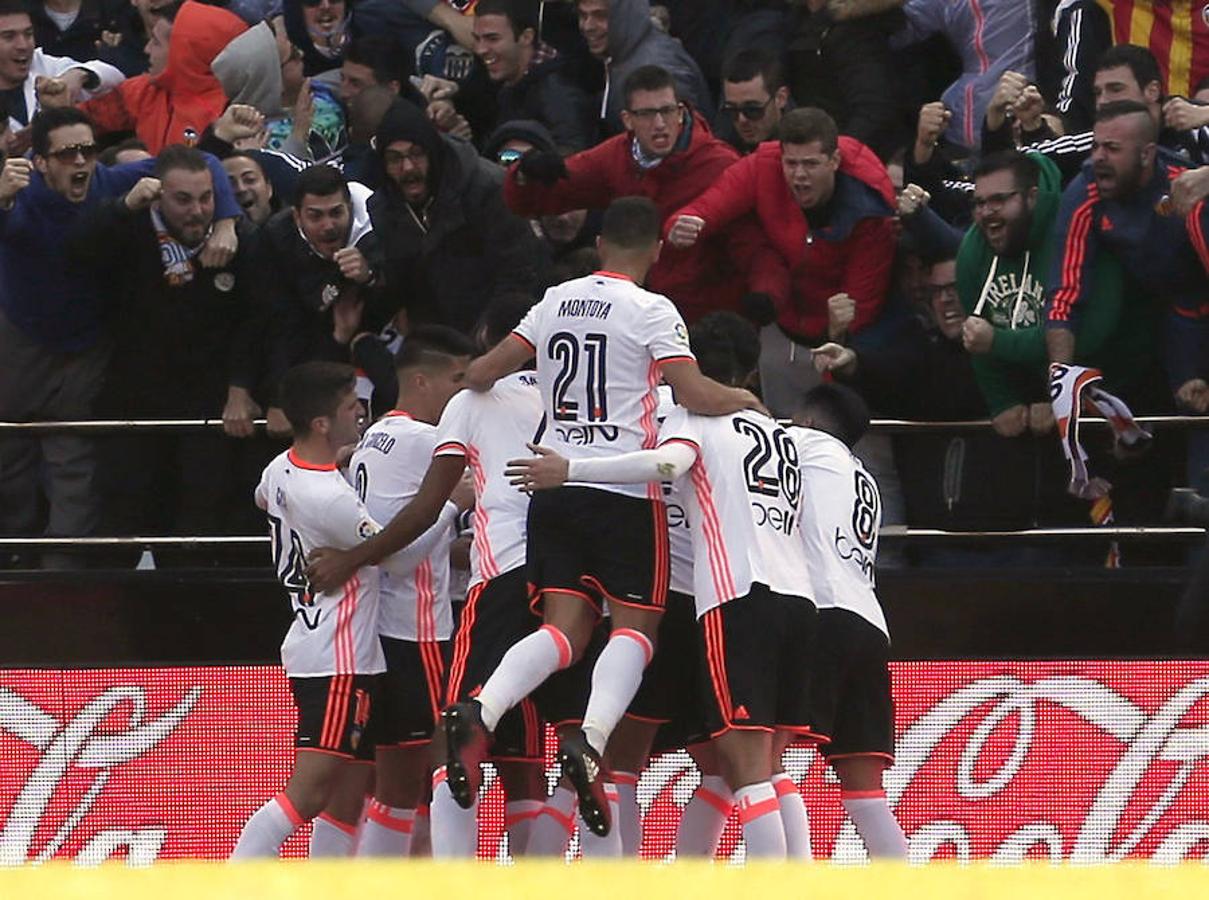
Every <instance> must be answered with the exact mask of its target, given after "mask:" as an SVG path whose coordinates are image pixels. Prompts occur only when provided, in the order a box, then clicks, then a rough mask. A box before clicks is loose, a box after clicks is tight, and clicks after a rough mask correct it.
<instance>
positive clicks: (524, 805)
mask: <svg viewBox="0 0 1209 900" xmlns="http://www.w3.org/2000/svg"><path fill="white" fill-rule="evenodd" d="M545 805H546V804H545V803H543V802H542V801H541V800H509V801H508V802H507V803H505V804H504V828H505V829H506V830H507V832H508V853H509V854H511V855H512V856H513V857H514V858H518V857H521V856H524V855H525V853H526V850H525V848H526V846H528V844H529V829H530V828H532V827H533V823H534V821H535V820H536V819H537V817H538V816H540V815H541V813H542V807H543V806H545Z"/></svg>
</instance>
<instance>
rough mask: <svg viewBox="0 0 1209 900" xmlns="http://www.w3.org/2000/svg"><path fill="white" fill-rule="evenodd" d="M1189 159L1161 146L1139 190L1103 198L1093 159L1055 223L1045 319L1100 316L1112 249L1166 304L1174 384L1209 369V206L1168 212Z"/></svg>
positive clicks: (1061, 322) (1167, 358)
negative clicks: (1105, 261)
mask: <svg viewBox="0 0 1209 900" xmlns="http://www.w3.org/2000/svg"><path fill="white" fill-rule="evenodd" d="M1187 167H1188V163H1187V162H1186V161H1185V160H1183V159H1181V158H1180V157H1177V156H1175V155H1174V154H1173V153H1171V152H1170V151H1168V150H1165V149H1163V148H1162V147H1160V148H1159V151H1158V155H1157V157H1156V159H1155V171H1154V175H1153V176H1152V178H1151V179H1150V182H1149V183H1148V184H1147V185H1146V186H1145V187H1143V188H1142V189H1141V190H1139V191H1138V192H1137V193H1135V194H1134V195H1133V196H1131V197H1128V198H1125V199H1119V200H1106V199H1104V198H1102V197H1100V194H1099V191H1098V190H1097V188H1096V181H1095V178H1094V177H1093V175H1092V171H1091V162H1090V161H1088V162H1087V163H1085V164H1084V166H1083V171H1082V172H1080V173H1079V175H1078V176H1077V177H1076V178H1075V180H1074V181H1072V182H1071V183H1070V184H1069V185H1068V186H1067V187H1066V190H1065V191H1063V193H1062V203H1061V205H1060V207H1059V209H1058V217H1057V219H1056V220H1055V222H1054V240H1055V241H1058V242H1059V246H1060V252H1058V253H1056V254H1054V257H1053V261H1052V263H1051V269H1050V278H1049V289H1048V293H1049V298H1050V299H1049V305H1048V307H1047V314H1046V320H1047V321H1046V325H1047V327H1049V328H1067V329H1071V330H1075V331H1078V329H1079V322H1080V319H1081V318H1083V317H1086V316H1089V315H1090V316H1096V315H1098V314H1100V313H1101V312H1102V311H1101V310H1099V309H1097V308H1096V302H1095V297H1094V296H1092V287H1093V285H1094V283H1095V279H1094V276H1093V272H1094V268H1095V262H1096V255H1097V253H1099V252H1100V251H1102V250H1107V251H1108V252H1110V253H1111V254H1112V255H1113V256H1115V257H1116V258H1117V259H1118V260H1120V262H1121V266H1122V267H1123V268H1124V270H1125V273H1126V275H1128V276H1129V277H1130V278H1131V279H1132V280H1133V281H1134V282H1135V283H1136V284H1138V285H1139V286H1140V287H1141V289H1142V290H1144V291H1146V292H1148V293H1149V294H1151V296H1152V297H1153V298H1154V299H1155V300H1159V301H1162V302H1163V303H1164V306H1165V307H1166V309H1167V326H1166V332H1167V336H1166V347H1165V352H1164V354H1163V356H1164V362H1165V365H1166V368H1167V375H1168V379H1169V381H1170V382H1171V385H1172V387H1173V388H1178V387H1179V386H1180V385H1182V384H1183V383H1184V382H1186V381H1189V380H1190V379H1193V378H1203V377H1205V375H1206V374H1209V274H1206V271H1207V267H1209V247H1206V242H1205V235H1206V234H1209V212H1206V208H1205V204H1204V203H1203V202H1202V203H1199V204H1197V206H1196V207H1195V209H1194V210H1193V211H1192V213H1191V214H1190V215H1189V216H1188V217H1187V218H1186V219H1185V218H1182V217H1180V216H1178V215H1175V214H1173V213H1170V212H1169V211H1168V209H1169V206H1170V201H1169V200H1168V199H1167V198H1168V196H1169V195H1170V193H1171V182H1172V181H1173V180H1175V178H1176V177H1177V176H1178V175H1179V174H1180V173H1181V172H1183V171H1184V170H1185V169H1186V168H1187Z"/></svg>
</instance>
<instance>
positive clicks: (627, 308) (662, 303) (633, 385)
mask: <svg viewBox="0 0 1209 900" xmlns="http://www.w3.org/2000/svg"><path fill="white" fill-rule="evenodd" d="M513 334H514V336H516V337H518V338H520V339H521V340H523V341H524V342H525V343H527V344H528V345H529V346H530V347H532V348H533V351H534V353H535V354H536V356H537V380H538V383H539V384H540V385H541V390H542V399H543V405H544V408H545V414H546V428H545V431H544V434H543V435H542V437H541V440H540V443H543V444H546V445H548V446H551V447H553V448H554V449H556V450H557V451H558V452H559V453H560V454H562V455H563V456H565V457H566V458H567V459H598V458H600V457H603V456H614V455H616V454H619V453H629V452H630V451H633V450H643V449H650V448H652V447H654V446H655V445H656V443H657V441H658V437H659V426H658V423H657V421H656V416H655V414H656V410H657V408H658V406H659V398H658V395H657V394H656V389H657V388H658V386H659V381H660V378H661V376H660V373H659V366H660V364H661V363H665V362H669V361H672V360H685V359H687V360H691V359H693V358H694V357H693V354H692V351H691V350H690V349H689V344H688V330H687V329H686V328H685V326H684V320H683V319H682V318H681V317H680V313H678V312H677V311H676V307H675V306H673V305H672V302H671V301H670V300H668V299H667V298H666V297H664V296H662V295H661V294H653V293H651V292H650V291H646V290H643V289H642V288H640V287H638V285H636V284H634V282H633V281H631V280H630V279H629V278H627V277H625V276H624V275H617V274H614V273H610V272H596V273H594V274H592V275H587V276H585V277H583V278H576V279H573V280H572V281H567V282H564V283H563V284H559V285H555V286H554V287H552V288H550V289H549V290H548V291H546V294H545V296H544V297H543V298H542V300H541V302H540V303H538V304H537V305H536V306H534V307H533V308H532V309H531V310H529V313H528V315H526V316H525V318H524V320H523V321H522V322H521V323H520V325H518V326H517V327H516V330H515V331H514V332H513ZM586 486H587V487H594V488H599V489H600V490H607V491H613V492H615V493H619V494H627V495H629V496H632V497H648V496H657V492H654V493H653V492H652V489H648V487H647V486H646V485H632V484H593V485H586Z"/></svg>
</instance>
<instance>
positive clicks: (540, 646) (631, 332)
mask: <svg viewBox="0 0 1209 900" xmlns="http://www.w3.org/2000/svg"><path fill="white" fill-rule="evenodd" d="M660 246H661V242H660V240H659V216H658V212H657V211H656V209H655V207H654V205H653V204H652V203H651V202H650V201H649V200H647V199H646V198H643V197H623V198H621V199H620V200H615V201H614V202H613V203H612V204H611V205H610V206H609V208H608V209H607V210H606V211H605V214H604V218H603V221H602V225H601V235H600V238H599V239H598V241H597V248H598V250H599V252H600V257H601V263H602V269H601V270H600V271H598V272H596V273H595V274H593V275H589V276H586V277H584V278H578V279H574V280H572V281H568V282H565V283H564V284H561V285H556V286H555V287H552V288H550V289H549V290H548V291H547V292H546V294H545V297H544V298H543V299H542V300H541V302H540V303H538V304H537V305H536V306H534V307H533V309H532V310H530V311H529V315H528V316H526V317H525V320H524V321H523V322H521V324H520V325H519V326H518V327H517V329H516V331H515V332H513V337H512V339H510V340H506V341H503V342H501V343H500V344H498V345H496V347H495V348H494V349H492V350H491V351H490V352H489V353H487V354H485V355H484V356H482V357H480V358H479V359H477V360H475V361H474V362H473V363H472V364H471V366H470V370H469V371H468V372H467V376H466V381H467V384H468V385H469V386H470V387H471V388H472V389H474V390H479V391H485V390H488V389H490V388H491V387H492V386H493V385H494V384H495V383H496V381H498V380H499V379H500V378H503V377H504V376H506V375H508V374H510V373H512V372H514V371H515V370H516V369H517V368H519V367H520V366H521V365H522V364H524V363H525V362H527V361H528V360H529V359H532V358H533V357H534V355H536V358H537V380H538V385H539V387H540V388H541V390H542V397H543V405H544V412H545V415H546V420H545V423H546V427H545V429H544V433H543V439H544V440H545V441H546V442H548V443H550V444H552V445H553V446H555V447H557V448H558V449H559V450H560V451H561V452H563V453H565V454H566V455H567V456H569V457H571V458H573V459H577V460H578V459H584V460H591V459H603V458H608V457H610V456H615V455H617V454H620V453H624V452H626V451H629V450H637V449H640V448H643V447H654V446H655V443H656V440H657V438H658V426H657V423H656V421H655V411H656V406H657V403H658V401H657V394H656V388H657V387H658V385H659V381H660V379H661V378H662V379H664V380H666V381H667V382H668V383H669V384H670V385H671V386H672V388H673V389H674V390H675V391H676V397H677V400H678V402H679V403H680V404H682V405H684V406H686V407H688V408H689V409H692V410H695V411H696V412H699V413H705V414H708V415H726V414H729V413H732V412H735V411H736V410H740V409H746V408H762V407H761V405H760V402H759V400H757V399H756V397H755V396H754V395H753V394H752V393H751V392H750V391H747V390H744V389H742V388H736V387H725V386H723V385H720V384H718V383H717V382H716V381H713V380H711V379H709V378H706V377H705V376H704V375H702V374H701V372H700V370H699V369H698V368H697V363H696V360H695V359H694V358H693V355H692V351H691V350H690V349H689V346H688V333H687V330H686V329H685V327H684V322H683V321H682V320H681V318H680V314H679V313H678V312H677V311H676V308H675V307H674V306H673V305H672V303H671V301H669V300H668V299H667V298H666V297H663V296H661V295H659V294H653V293H650V292H649V291H645V290H643V289H642V288H640V287H639V286H638V285H639V284H640V283H641V282H642V281H643V279H644V278H645V277H646V275H647V272H648V271H649V270H650V267H651V265H652V264H653V263H654V262H655V260H656V259H658V257H659V249H660ZM528 535H529V538H528V546H527V550H526V562H525V566H526V572H527V577H528V580H529V583H530V585H531V594H532V599H533V603H534V608H535V609H538V608H540V610H541V612H542V616H543V620H544V624H543V626H542V628H541V629H540V630H539V631H537V632H535V633H534V634H532V635H530V636H528V637H527V638H525V639H524V640H522V641H520V642H519V643H517V644H516V645H515V646H514V647H513V648H512V649H511V650H509V651H508V654H507V655H506V656H505V657H504V659H503V660H502V661H501V662H500V665H499V667H498V668H496V670H495V671H494V672H493V673H492V675H491V677H490V678H489V679H488V680H487V682H486V684H484V685H483V689H482V691H480V692H479V694H478V696H477V697H476V698H475V699H474V700H472V701H469V702H467V703H461V704H456V705H454V706H452V707H450V708H449V709H448V710H446V713H445V730H446V737H447V739H448V741H449V758H448V773H449V783H450V787H451V789H452V790H453V792H454V797H455V798H456V799H457V800H458V802H459V803H462V804H464V805H467V806H468V805H469V804H470V803H472V802H473V798H474V797H475V795H476V794H477V791H478V787H479V779H480V774H479V764H480V763H481V761H482V759H483V753H484V751H485V748H486V746H487V744H488V741H487V733H489V732H491V731H493V730H494V729H495V727H496V725H497V723H498V722H499V720H500V718H501V717H502V716H503V715H504V713H505V712H507V711H508V710H509V709H511V708H512V707H513V706H515V705H516V704H518V703H519V702H520V701H521V700H522V699H523V698H524V697H526V696H528V695H529V694H530V693H531V692H532V691H533V690H534V689H536V688H537V687H538V686H539V685H540V684H542V683H543V682H544V681H545V680H546V679H547V678H549V677H550V676H551V675H553V674H554V673H555V672H557V671H559V670H560V669H565V668H567V667H568V666H570V665H571V664H572V663H573V662H574V661H576V660H577V659H579V658H580V657H581V656H582V654H583V652H584V650H585V649H586V648H587V646H588V643H589V641H590V639H591V636H592V634H593V630H594V628H595V626H596V623H597V621H598V619H599V616H600V614H601V612H602V608H603V606H604V604H605V602H606V601H607V603H608V607H609V611H610V614H611V624H612V630H611V632H610V636H609V640H608V642H607V644H606V645H605V648H604V650H603V651H601V654H600V658H599V659H598V660H597V662H596V665H595V667H594V668H593V674H592V691H591V694H590V696H589V698H588V706H587V709H586V710H585V712H584V720H583V729H582V733H573V734H571V735H569V736H564V737H563V738H562V739H561V740H560V750H559V756H558V759H559V762H560V764H561V766H562V771H563V774H564V775H565V776H567V777H568V778H569V780H570V781H571V783H572V784H573V785H574V786H575V789H576V792H577V793H578V795H579V811H580V815H581V816H582V818H583V820H584V822H585V824H586V825H587V826H588V828H589V829H591V830H592V832H593V833H595V834H597V835H600V836H603V835H606V834H608V832H609V829H610V825H611V814H610V809H609V800H608V798H607V796H606V791H605V784H606V781H607V778H606V775H607V773H606V771H605V769H604V766H603V765H602V760H601V754H602V753H603V752H604V749H605V745H606V743H607V742H608V739H609V735H610V734H611V733H612V731H613V729H614V727H615V726H616V725H617V722H618V721H619V720H620V719H621V717H622V715H623V714H624V713H625V710H626V708H627V707H628V706H629V704H630V701H631V700H632V699H633V697H634V694H635V692H636V691H637V690H638V685H639V683H640V682H641V680H642V673H643V670H644V669H645V668H646V666H647V664H649V663H650V661H651V658H652V657H653V655H654V652H655V646H654V642H655V638H656V632H657V630H658V627H659V620H660V616H661V614H662V612H663V609H664V605H665V603H666V599H667V587H668V535H667V525H666V516H665V510H664V504H663V496H662V492H661V490H660V488H659V486H658V485H657V484H652V485H624V484H614V485H588V484H573V485H567V486H566V487H562V488H559V489H558V490H555V491H548V492H543V493H542V494H540V495H539V496H535V497H534V498H533V500H532V501H531V503H530V505H529V518H528Z"/></svg>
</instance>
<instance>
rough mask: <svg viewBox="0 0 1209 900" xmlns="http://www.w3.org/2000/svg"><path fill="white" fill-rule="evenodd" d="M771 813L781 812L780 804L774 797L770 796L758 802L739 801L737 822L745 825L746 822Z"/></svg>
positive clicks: (778, 813)
mask: <svg viewBox="0 0 1209 900" xmlns="http://www.w3.org/2000/svg"><path fill="white" fill-rule="evenodd" d="M771 813H776V814H777V815H780V814H781V804H780V803H779V802H778V801H777V798H776V797H770V798H769V799H767V800H761V801H759V802H758V803H740V804H739V823H740V824H741V825H746V824H747V823H748V822H754V821H755V820H756V819H760V818H763V817H764V816H767V815H769V814H771Z"/></svg>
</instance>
